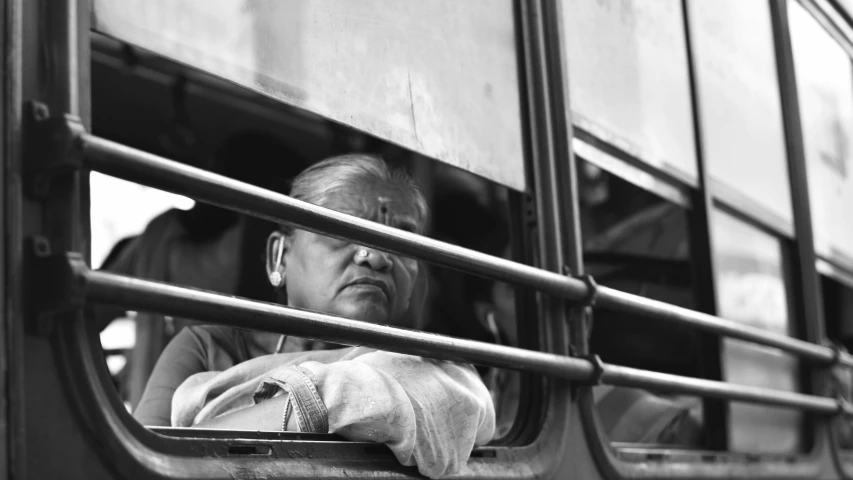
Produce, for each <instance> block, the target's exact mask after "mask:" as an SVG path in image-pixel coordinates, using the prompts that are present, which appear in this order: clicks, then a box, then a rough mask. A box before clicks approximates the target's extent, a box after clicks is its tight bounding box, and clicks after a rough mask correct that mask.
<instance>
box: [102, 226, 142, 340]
mask: <svg viewBox="0 0 853 480" xmlns="http://www.w3.org/2000/svg"><path fill="white" fill-rule="evenodd" d="M139 238H140V237H134V238H129V239H127V238H126V239H124V240H122V241H120V242H119V243H118V244H116V246H115V247H113V250H112V251H111V252H110V256H109V257H108V258H107V260H106V261H105V262H104V266H103V267H102V269H104V270H106V271H108V272H111V273H120V274H123V275H133V273H134V268H133V266H134V263H135V261H136V253H137V251H138V247H139ZM126 310H127V309H126V308H121V307H115V306H112V305H94V306H93V307H92V315H93V317H94V319H95V325H97V326H98V331H101V330H103V329H104V328H106V327H107V325H109V324H110V322H112V321H113V320H115V319H116V318H119V317H121V316H123V315H124V314H125V312H126Z"/></svg>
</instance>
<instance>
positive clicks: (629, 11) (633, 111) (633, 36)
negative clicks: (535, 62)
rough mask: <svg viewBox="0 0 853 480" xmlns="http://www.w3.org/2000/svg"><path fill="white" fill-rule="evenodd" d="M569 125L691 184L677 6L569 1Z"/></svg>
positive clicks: (636, 0) (692, 156)
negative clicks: (571, 123)
mask: <svg viewBox="0 0 853 480" xmlns="http://www.w3.org/2000/svg"><path fill="white" fill-rule="evenodd" d="M562 21H563V25H564V30H565V32H566V35H565V42H566V55H567V56H568V64H569V71H570V72H571V74H570V75H569V78H568V85H569V91H570V94H571V98H572V105H571V109H572V121H573V123H574V124H575V125H577V126H578V127H580V128H582V129H584V130H586V131H588V132H590V133H591V134H593V135H595V136H596V137H599V138H601V139H602V140H604V141H606V142H608V143H612V144H614V145H615V146H617V147H619V148H620V149H622V150H624V151H625V152H627V153H629V154H631V155H633V156H635V157H638V158H640V159H642V160H644V161H646V162H648V163H649V164H651V165H653V166H655V167H658V168H660V169H662V170H664V171H666V172H667V173H670V174H672V175H674V176H676V177H678V178H679V179H681V180H682V181H684V182H686V183H689V184H691V185H695V184H696V178H697V177H696V150H695V142H694V135H693V127H692V125H693V118H692V110H691V106H690V83H689V78H688V71H687V53H686V44H685V33H684V24H683V18H682V7H681V2H680V0H661V1H654V2H649V1H645V0H627V1H622V0H618V1H616V0H599V1H589V0H568V1H567V2H565V5H563V8H562Z"/></svg>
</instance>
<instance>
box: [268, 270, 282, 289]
mask: <svg viewBox="0 0 853 480" xmlns="http://www.w3.org/2000/svg"><path fill="white" fill-rule="evenodd" d="M270 283H271V284H272V286H273V287H280V286H282V284H284V275H282V274H281V272H279V271H278V270H276V271H274V272H272V273H270Z"/></svg>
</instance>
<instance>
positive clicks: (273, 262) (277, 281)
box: [266, 230, 288, 288]
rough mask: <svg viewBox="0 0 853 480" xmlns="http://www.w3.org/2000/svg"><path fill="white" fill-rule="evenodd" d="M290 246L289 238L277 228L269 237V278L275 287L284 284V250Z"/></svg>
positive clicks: (267, 259) (267, 261) (267, 262)
mask: <svg viewBox="0 0 853 480" xmlns="http://www.w3.org/2000/svg"><path fill="white" fill-rule="evenodd" d="M287 247H288V238H287V236H285V235H284V233H282V232H280V231H278V230H276V231H274V232H272V233H270V236H269V238H267V250H266V267H267V278H269V281H270V283H271V284H272V286H273V287H276V288H278V287H281V286H282V285H284V276H285V271H284V252H285V251H286V250H287Z"/></svg>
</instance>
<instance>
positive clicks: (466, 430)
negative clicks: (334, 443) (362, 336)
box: [256, 352, 495, 478]
mask: <svg viewBox="0 0 853 480" xmlns="http://www.w3.org/2000/svg"><path fill="white" fill-rule="evenodd" d="M282 388H283V389H285V390H286V391H287V392H288V393H289V394H290V398H291V401H292V402H293V407H294V408H293V412H294V414H296V416H297V424H298V426H299V429H300V431H314V432H322V433H325V432H326V431H328V432H329V433H337V434H339V435H341V436H343V437H345V438H347V439H350V440H358V441H373V442H382V443H385V444H386V445H388V447H389V448H390V449H391V450H392V451H393V452H394V454H395V455H396V457H397V459H398V460H399V461H400V462H401V463H402V464H404V465H417V467H418V470H419V471H420V473H421V474H423V475H426V476H427V477H430V478H439V477H442V476H444V475H448V474H451V473H455V472H458V471H459V470H460V469H461V468H462V467H463V466H464V465H465V463H466V462H467V461H468V457H469V456H470V454H471V451H472V450H473V448H474V446H475V445H482V444H484V443H486V442H488V441H489V440H491V438H492V436H493V435H494V431H495V410H494V405H493V404H492V399H491V395H490V394H489V391H488V390H487V389H486V386H485V385H484V384H483V382H482V381H481V380H480V377H479V375H477V373H476V371H475V370H474V369H473V367H471V366H468V365H462V364H457V363H453V362H443V361H434V360H429V359H424V358H420V357H413V356H410V355H403V354H397V353H390V352H374V353H370V354H367V355H363V356H360V357H358V358H355V359H352V360H347V361H341V362H335V363H330V364H325V365H324V364H320V363H317V362H306V363H303V364H301V365H298V366H291V367H287V368H283V369H277V370H273V371H272V372H271V374H270V375H269V376H268V377H267V378H266V379H265V380H264V381H263V382H262V384H261V386H260V388H259V389H258V392H257V394H256V400H262V399H264V398H268V397H271V396H273V395H274V394H275V392H276V391H277V390H279V389H282Z"/></svg>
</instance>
